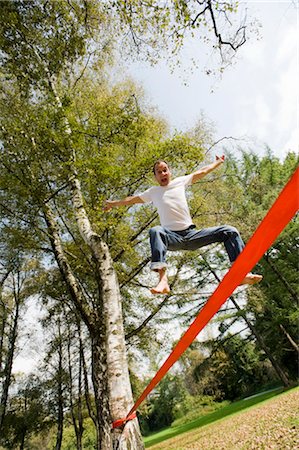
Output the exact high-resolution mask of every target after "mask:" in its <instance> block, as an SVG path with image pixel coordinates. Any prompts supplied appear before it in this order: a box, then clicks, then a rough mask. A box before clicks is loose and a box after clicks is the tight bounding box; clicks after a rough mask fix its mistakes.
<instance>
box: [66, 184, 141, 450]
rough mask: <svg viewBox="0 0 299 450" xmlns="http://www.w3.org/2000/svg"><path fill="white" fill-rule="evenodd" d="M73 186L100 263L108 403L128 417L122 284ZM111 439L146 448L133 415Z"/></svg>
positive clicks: (80, 220) (114, 415)
mask: <svg viewBox="0 0 299 450" xmlns="http://www.w3.org/2000/svg"><path fill="white" fill-rule="evenodd" d="M72 190H73V205H74V210H75V216H76V220H77V224H78V228H79V230H80V233H81V236H82V237H83V239H84V241H85V242H86V244H87V245H88V246H89V248H90V249H91V251H92V254H93V256H94V258H95V260H96V263H97V274H98V280H99V300H100V303H101V305H103V316H104V320H105V324H103V325H104V326H105V339H106V345H107V347H106V348H107V369H108V386H109V404H110V412H111V420H112V422H113V421H115V420H117V419H121V418H124V417H126V415H127V413H128V412H129V410H130V408H131V407H132V405H133V395H132V390H131V383H130V377H129V369H128V360H127V353H126V345H125V334H124V327H123V315H122V306H121V296H120V290H119V284H118V280H117V276H116V272H115V270H114V267H113V261H112V258H111V256H110V252H109V249H108V246H107V245H106V244H105V243H104V242H103V241H102V240H101V239H100V237H99V236H98V235H97V234H96V233H95V232H94V231H93V229H92V227H91V224H90V222H89V219H88V217H87V213H86V211H85V208H84V204H83V198H82V193H81V187H80V183H79V180H78V179H77V178H74V179H73V180H72ZM103 338H104V336H103ZM94 375H96V374H94ZM110 426H111V423H110ZM112 443H113V448H118V449H120V450H121V449H123V450H126V449H134V450H138V449H143V448H144V445H143V442H142V437H141V433H140V429H139V425H138V420H137V419H134V420H133V421H130V422H128V423H127V424H126V425H125V427H124V430H121V429H114V430H113V431H112Z"/></svg>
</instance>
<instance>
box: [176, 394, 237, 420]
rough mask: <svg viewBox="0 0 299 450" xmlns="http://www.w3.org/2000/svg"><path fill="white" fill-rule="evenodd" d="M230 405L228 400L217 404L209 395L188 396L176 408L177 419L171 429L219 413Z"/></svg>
mask: <svg viewBox="0 0 299 450" xmlns="http://www.w3.org/2000/svg"><path fill="white" fill-rule="evenodd" d="M228 404H229V401H228V400H225V401H222V402H216V401H215V400H214V399H213V397H211V396H209V395H199V396H191V395H188V396H186V398H185V399H184V400H183V402H181V403H179V404H178V405H177V406H176V411H175V415H176V419H175V420H174V421H173V422H172V424H171V427H174V428H175V427H179V426H181V425H185V424H187V423H189V422H192V421H193V420H195V419H198V418H200V417H202V416H206V415H207V414H210V413H212V412H214V411H217V410H218V409H220V408H223V407H224V406H227V405H228Z"/></svg>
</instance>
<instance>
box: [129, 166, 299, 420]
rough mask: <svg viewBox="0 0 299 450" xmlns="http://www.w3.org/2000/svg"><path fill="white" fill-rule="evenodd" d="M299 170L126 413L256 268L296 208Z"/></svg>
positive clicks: (136, 406) (145, 393)
mask: <svg viewBox="0 0 299 450" xmlns="http://www.w3.org/2000/svg"><path fill="white" fill-rule="evenodd" d="M298 192H299V169H297V170H296V171H295V173H294V174H293V176H292V177H291V179H290V180H289V182H288V183H287V185H286V186H285V188H284V189H283V190H282V192H281V193H280V195H279V197H278V198H277V200H276V201H275V203H274V204H273V206H272V207H271V209H270V210H269V212H268V213H267V215H266V217H265V218H264V219H263V220H262V222H261V223H260V225H259V226H258V228H257V229H256V231H255V233H254V234H253V235H252V237H251V239H250V240H249V242H248V243H247V245H246V246H245V248H244V249H243V251H242V253H241V254H240V255H239V256H238V258H237V259H236V261H235V262H234V264H233V265H232V267H231V269H230V270H229V272H228V273H227V274H226V275H225V277H224V278H223V280H222V281H221V283H220V284H219V285H218V287H217V289H216V290H215V292H214V293H213V294H212V296H211V297H210V298H209V300H208V301H207V303H206V304H205V306H204V307H203V308H202V309H201V311H200V313H199V315H198V316H197V317H196V319H195V320H194V322H193V323H192V324H191V325H190V327H189V328H188V330H187V331H186V332H185V334H184V335H183V336H182V338H181V339H180V341H179V342H178V343H177V345H176V346H175V348H174V349H173V351H172V353H171V354H170V355H169V357H168V358H167V359H166V361H165V362H164V364H163V365H162V367H161V368H160V369H159V370H158V372H157V373H156V375H155V376H154V378H153V379H152V381H151V382H150V383H149V385H148V386H147V387H146V388H145V390H144V392H143V393H142V394H141V396H140V397H139V399H138V400H137V401H136V403H135V405H134V406H133V408H132V409H131V411H130V412H129V414H128V417H129V416H130V415H131V414H132V412H133V411H136V409H137V408H138V406H139V405H140V403H142V402H143V400H144V399H145V398H146V397H147V395H148V394H149V393H150V392H151V391H152V390H153V389H154V387H155V386H156V385H157V384H158V383H159V381H160V380H161V379H162V378H163V377H164V375H165V374H166V373H167V372H168V370H169V369H170V368H171V367H172V366H173V364H174V363H175V362H176V361H177V360H178V359H179V357H180V356H181V355H182V353H183V352H184V351H185V350H186V349H187V348H188V347H189V345H190V344H191V343H192V342H193V340H194V339H195V338H196V336H197V335H198V333H199V332H200V331H201V330H202V329H203V328H204V327H205V325H206V324H207V323H208V322H209V320H210V319H211V318H212V317H213V316H214V314H216V312H217V311H218V310H219V309H220V307H221V306H222V305H223V303H224V302H225V301H226V300H227V298H228V297H229V296H230V295H231V294H232V293H233V291H234V290H235V288H236V287H237V286H239V284H240V283H241V282H242V281H243V279H244V278H245V276H246V275H247V273H248V272H250V270H251V269H252V268H253V267H254V266H255V265H256V263H257V262H258V261H259V260H260V258H261V257H262V256H263V254H264V253H265V252H266V251H267V250H268V248H269V247H270V246H271V244H272V243H273V242H274V240H275V239H276V238H277V237H278V235H279V234H280V233H281V232H282V231H283V229H284V228H285V227H286V225H287V224H288V223H289V221H290V220H291V219H292V218H293V216H294V215H295V214H296V212H297V209H298V206H299V205H298V203H299V202H298Z"/></svg>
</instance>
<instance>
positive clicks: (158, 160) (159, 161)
mask: <svg viewBox="0 0 299 450" xmlns="http://www.w3.org/2000/svg"><path fill="white" fill-rule="evenodd" d="M160 163H164V164H166V166H167V167H168V169H170V167H169V164H168V163H167V162H166V161H165V159H157V161H156V162H155V164H154V165H153V172H154V174H155V175H156V165H157V164H160Z"/></svg>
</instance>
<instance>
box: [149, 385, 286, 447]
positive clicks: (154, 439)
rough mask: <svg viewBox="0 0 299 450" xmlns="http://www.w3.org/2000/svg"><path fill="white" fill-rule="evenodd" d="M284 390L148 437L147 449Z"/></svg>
mask: <svg viewBox="0 0 299 450" xmlns="http://www.w3.org/2000/svg"><path fill="white" fill-rule="evenodd" d="M283 390H284V389H283V388H282V387H279V388H276V389H273V390H271V391H267V392H262V393H260V394H257V395H254V396H252V397H248V398H246V399H243V400H240V401H237V402H234V403H231V404H230V405H227V406H225V407H223V408H221V409H219V410H217V411H215V412H213V413H211V414H207V415H205V416H201V417H199V418H198V419H196V420H193V421H192V422H189V423H187V424H184V425H181V426H177V427H169V428H165V429H164V430H162V431H159V432H158V433H155V434H151V435H149V436H146V437H145V438H144V444H145V447H146V448H148V447H151V446H152V445H155V444H158V443H160V442H163V441H165V440H167V439H170V438H173V437H175V436H178V435H180V434H182V433H186V432H187V431H191V430H193V429H195V428H199V427H203V426H205V425H209V424H211V423H213V422H216V421H218V420H221V419H224V418H225V417H228V416H230V415H232V414H236V413H238V412H240V411H243V410H245V409H248V408H251V407H253V406H255V405H257V404H260V403H262V402H265V401H266V400H269V399H270V398H272V397H274V396H276V395H277V394H280V393H281V392H283Z"/></svg>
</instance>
